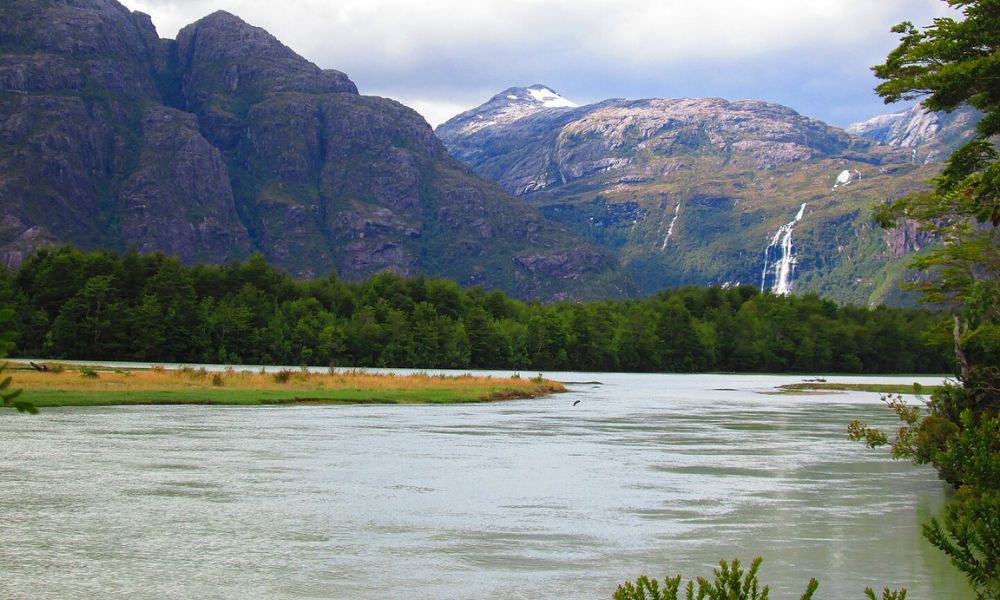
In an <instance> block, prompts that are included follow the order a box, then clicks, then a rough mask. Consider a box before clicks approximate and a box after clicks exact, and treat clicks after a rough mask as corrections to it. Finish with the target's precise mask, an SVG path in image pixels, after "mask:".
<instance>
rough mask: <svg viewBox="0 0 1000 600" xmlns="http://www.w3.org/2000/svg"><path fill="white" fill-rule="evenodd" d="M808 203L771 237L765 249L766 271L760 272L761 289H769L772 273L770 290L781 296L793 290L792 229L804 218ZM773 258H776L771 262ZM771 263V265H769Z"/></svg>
mask: <svg viewBox="0 0 1000 600" xmlns="http://www.w3.org/2000/svg"><path fill="white" fill-rule="evenodd" d="M805 210H806V203H805V202H803V203H802V206H800V207H799V212H798V214H796V215H795V218H794V219H792V221H791V222H790V223H787V224H785V225H782V226H781V227H779V228H778V231H777V232H775V234H774V237H773V238H771V243H770V244H768V245H767V248H766V249H765V250H764V271H763V272H762V273H761V274H760V291H762V292H764V291H767V290H768V286H767V281H768V275H772V276H773V278H772V280H771V281H772V283H771V287H770V290H771V291H772V292H774V293H775V294H778V295H779V296H787V295H788V294H790V293H791V291H792V275H793V274H794V273H795V263H796V260H795V249H794V248H793V247H792V229H793V228H794V227H795V224H796V223H798V222H799V221H801V220H802V215H803V214H805ZM772 258H775V259H777V260H775V261H774V262H773V263H771V260H772ZM769 263H770V266H769Z"/></svg>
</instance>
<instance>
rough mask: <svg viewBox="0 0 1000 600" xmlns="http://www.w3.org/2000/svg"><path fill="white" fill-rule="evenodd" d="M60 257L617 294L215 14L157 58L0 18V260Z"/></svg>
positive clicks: (71, 19)
mask: <svg viewBox="0 0 1000 600" xmlns="http://www.w3.org/2000/svg"><path fill="white" fill-rule="evenodd" d="M58 242H71V243H74V244H76V245H79V246H81V247H83V248H96V247H109V248H114V249H122V248H124V247H126V246H128V245H135V246H136V247H138V249H140V250H141V251H154V250H161V251H164V252H168V253H170V254H175V255H178V256H180V257H181V258H182V259H183V260H185V261H187V262H195V261H208V262H224V261H227V260H232V259H239V258H243V257H246V256H248V255H249V254H250V253H251V252H254V251H259V252H262V253H263V254H264V255H265V256H266V257H267V259H268V260H269V261H271V262H272V263H273V264H276V265H277V266H280V267H282V268H283V269H285V270H287V271H289V272H290V273H292V274H294V275H297V276H301V277H311V276H318V275H323V274H325V273H327V272H331V271H336V272H337V273H339V274H340V275H341V276H343V277H346V278H350V279H355V278H361V277H365V276H368V275H371V274H372V273H375V272H378V271H382V270H391V271H395V272H398V273H401V274H408V275H413V274H417V273H428V274H435V275H437V274H439V275H445V276H448V277H451V278H453V279H456V280H458V281H459V282H461V283H464V284H482V285H484V286H487V287H496V288H500V289H503V290H505V291H507V292H510V293H513V294H516V295H518V296H521V297H530V298H556V297H596V296H622V295H627V294H628V293H630V291H631V284H630V282H629V279H628V277H627V276H626V275H624V274H622V273H620V272H618V270H616V268H615V267H616V265H617V260H616V258H615V256H614V255H613V254H612V253H610V252H608V251H607V250H604V249H601V248H600V247H598V246H596V245H592V244H590V243H588V242H586V241H584V240H582V239H580V238H579V237H577V236H574V235H573V234H571V233H570V232H568V231H567V229H566V228H565V227H564V226H562V225H560V224H558V223H555V222H552V221H550V220H547V219H545V218H543V217H542V216H541V215H540V214H539V213H538V211H537V210H536V209H534V208H532V207H528V206H525V205H524V204H523V203H520V202H518V201H516V200H514V199H513V198H511V197H510V196H509V195H507V194H506V193H505V192H503V191H502V190H501V189H500V188H499V187H497V186H495V185H492V184H490V183H487V182H485V181H483V180H481V179H480V178H478V177H476V176H475V175H473V174H472V173H471V172H470V171H469V170H468V168H466V167H465V166H463V165H461V164H460V163H459V162H457V161H456V160H454V159H453V158H451V157H450V156H449V155H448V153H447V151H446V150H445V148H444V146H443V145H442V144H441V143H440V142H439V141H438V139H437V138H436V137H435V136H434V133H433V131H432V130H431V128H430V127H429V126H428V125H427V123H426V122H425V121H424V120H423V119H422V118H421V117H420V116H419V115H418V114H417V113H415V112H414V111H412V110H410V109H408V108H406V107H404V106H402V105H400V104H398V103H396V102H393V101H391V100H387V99H383V98H374V97H366V96H361V95H359V94H358V90H357V88H356V87H355V85H354V83H352V82H351V80H350V79H349V78H348V77H347V76H346V75H345V74H343V73H341V72H338V71H333V70H323V69H320V68H318V67H317V66H315V65H313V64H311V63H309V62H308V61H306V60H305V59H303V58H302V57H300V56H298V55H297V54H295V52H293V51H292V50H291V49H289V48H288V47H286V46H284V45H283V44H281V43H280V42H279V41H278V40H276V39H275V38H274V37H273V36H271V35H270V34H268V33H267V32H266V31H264V30H262V29H260V28H257V27H252V26H250V25H248V24H246V23H244V22H243V21H242V20H240V19H239V18H237V17H235V16H233V15H230V14H228V13H225V12H217V13H214V14H212V15H209V16H208V17H205V18H204V19H202V20H200V21H198V22H197V23H194V24H192V25H190V26H188V27H186V28H184V29H183V30H182V31H181V32H180V33H179V34H178V36H177V39H176V40H161V39H159V38H158V36H157V34H156V31H155V29H154V28H153V26H152V23H151V22H150V19H149V17H148V16H146V15H143V14H141V13H132V12H130V11H128V10H127V9H126V8H124V7H123V6H121V5H120V4H118V3H117V2H115V1H114V0H38V1H35V2H12V3H5V5H4V9H3V11H0V257H2V260H3V261H4V262H5V263H6V264H7V265H10V266H14V265H17V264H18V263H19V262H20V261H21V260H23V258H24V256H25V255H26V253H28V252H30V251H32V250H33V249H34V248H37V247H38V246H40V245H44V244H50V243H58Z"/></svg>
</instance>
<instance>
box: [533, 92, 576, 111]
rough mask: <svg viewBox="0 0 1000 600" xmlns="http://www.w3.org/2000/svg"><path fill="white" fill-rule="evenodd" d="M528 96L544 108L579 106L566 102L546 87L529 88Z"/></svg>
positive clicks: (569, 101)
mask: <svg viewBox="0 0 1000 600" xmlns="http://www.w3.org/2000/svg"><path fill="white" fill-rule="evenodd" d="M528 94H530V95H531V97H532V99H534V100H535V101H536V102H541V103H542V106H544V107H545V108H576V107H577V106H580V105H579V104H577V103H576V102H573V101H571V100H567V99H566V98H563V97H562V96H560V95H559V94H557V93H555V92H553V91H552V90H550V89H549V88H547V87H542V88H529V89H528Z"/></svg>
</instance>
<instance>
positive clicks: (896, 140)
mask: <svg viewBox="0 0 1000 600" xmlns="http://www.w3.org/2000/svg"><path fill="white" fill-rule="evenodd" d="M981 118H982V113H980V112H978V111H977V110H975V109H974V108H971V107H964V108H960V109H958V110H955V111H953V112H950V113H945V112H932V111H929V110H927V109H925V108H924V107H923V106H921V105H919V104H916V105H914V106H912V107H910V108H908V109H906V110H904V111H900V112H896V113H891V114H887V115H879V116H877V117H874V118H872V119H868V120H867V121H862V122H860V123H854V124H852V125H849V126H848V127H847V129H846V131H847V132H848V133H853V134H855V135H860V136H862V137H866V138H868V139H871V140H875V141H877V142H879V143H882V144H885V145H887V146H891V147H893V148H905V149H908V150H910V158H911V160H913V161H914V162H935V161H940V160H943V159H944V158H945V157H947V156H948V155H949V154H951V152H952V151H953V150H955V149H956V148H958V147H959V146H961V145H962V144H963V143H965V142H967V141H969V140H970V139H972V137H973V136H974V134H975V127H976V124H977V123H978V122H979V120H980V119H981Z"/></svg>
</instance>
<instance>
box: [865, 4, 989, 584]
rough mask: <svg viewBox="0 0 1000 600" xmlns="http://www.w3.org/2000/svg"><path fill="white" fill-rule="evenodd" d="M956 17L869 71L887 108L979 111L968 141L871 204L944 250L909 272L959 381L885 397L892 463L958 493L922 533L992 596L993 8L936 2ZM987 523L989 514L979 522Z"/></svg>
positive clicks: (885, 221)
mask: <svg viewBox="0 0 1000 600" xmlns="http://www.w3.org/2000/svg"><path fill="white" fill-rule="evenodd" d="M946 1H947V3H948V4H949V5H951V6H952V7H954V8H956V9H958V10H960V11H961V13H962V18H951V17H947V18H939V19H935V21H934V23H933V24H932V25H931V26H929V27H925V28H923V29H918V28H916V27H914V25H913V24H912V23H909V22H906V23H902V24H900V25H898V26H896V27H895V28H894V29H893V31H894V32H896V33H899V34H901V35H902V38H901V41H900V44H899V46H898V47H897V48H896V49H895V50H893V51H892V52H891V53H890V54H889V56H888V57H887V59H886V61H885V63H884V64H881V65H878V66H876V67H874V71H875V74H876V76H878V77H879V78H880V79H883V80H884V82H883V83H882V84H880V85H879V86H878V87H877V88H876V91H877V92H878V93H879V94H880V95H881V96H882V97H884V98H885V100H886V102H894V101H896V100H901V99H917V98H920V99H922V100H923V104H924V106H925V107H926V108H928V109H930V110H946V111H950V110H954V109H956V108H958V107H960V106H963V105H970V106H972V107H975V108H977V109H978V110H980V111H981V112H982V113H983V118H982V120H981V121H980V122H979V124H978V125H977V129H976V136H975V137H974V138H973V139H972V140H970V141H969V142H967V143H966V144H965V145H963V146H962V147H961V148H959V149H958V150H956V151H955V152H954V153H952V155H951V156H950V157H949V158H948V160H947V162H946V164H945V168H944V171H943V172H942V174H941V175H940V176H938V177H937V178H935V179H934V180H933V190H932V191H931V192H929V193H923V194H915V195H911V196H908V197H906V198H903V199H901V200H897V201H895V202H893V203H891V204H888V205H884V206H881V207H879V208H878V209H877V210H876V218H877V219H878V221H879V222H880V224H882V225H884V226H892V225H893V224H895V223H896V222H898V221H899V220H900V219H903V218H906V219H912V220H915V221H917V222H918V223H919V224H920V226H921V227H922V228H923V229H924V230H927V231H931V232H933V233H935V234H937V235H938V236H939V238H940V239H941V241H942V243H941V244H939V245H938V246H937V247H936V248H934V249H932V250H931V251H929V252H927V253H926V254H924V255H922V256H921V257H919V258H918V259H917V260H916V261H915V262H914V266H915V267H917V268H919V269H922V270H924V271H926V272H927V279H926V280H925V281H923V282H922V283H920V284H919V285H920V289H921V290H922V291H923V298H924V300H926V301H928V302H931V303H935V304H937V305H939V306H942V307H946V308H948V309H950V310H951V312H952V315H953V320H954V326H953V328H952V335H953V340H954V351H955V362H956V366H957V372H958V384H957V385H952V386H947V387H946V388H945V389H944V390H942V391H940V392H938V393H935V395H934V396H933V397H932V398H931V400H930V402H929V403H928V407H927V408H928V410H927V411H926V413H922V412H921V411H920V410H919V409H918V408H917V407H909V406H907V405H905V404H904V403H902V402H901V401H900V400H899V399H894V400H891V401H890V406H892V407H893V408H894V409H895V410H896V412H897V414H898V415H899V416H900V419H901V420H902V421H903V427H902V428H900V430H899V432H898V433H897V435H896V438H895V440H894V441H893V455H894V456H897V457H907V458H911V459H913V460H914V462H917V463H930V464H932V465H934V466H935V467H936V468H937V470H938V473H939V474H940V476H941V477H942V478H943V479H945V480H947V481H948V482H949V483H951V484H952V485H953V486H955V487H956V488H957V493H956V496H955V499H954V501H953V502H952V503H951V504H950V505H949V506H948V507H947V508H946V511H945V515H944V518H943V520H942V521H938V520H936V519H935V520H933V521H932V522H931V523H930V525H928V527H927V528H925V532H924V533H925V536H926V537H927V538H928V539H929V540H930V541H931V543H932V544H934V545H935V546H936V547H938V548H939V549H941V550H942V551H944V552H945V553H946V554H948V555H949V557H950V558H951V559H952V562H953V563H954V564H955V565H956V566H957V567H958V568H959V569H960V570H961V571H962V572H963V573H964V574H965V575H966V577H967V579H968V580H969V583H970V584H971V585H972V587H973V589H975V590H976V593H977V595H978V597H979V598H990V599H997V598H1000V567H998V565H1000V526H998V523H997V515H1000V502H998V495H1000V493H998V491H997V487H998V486H1000V475H998V474H1000V436H998V435H997V426H996V423H997V412H998V410H1000V368H998V363H997V361H996V358H997V355H996V348H998V347H1000V335H998V334H1000V327H998V326H997V325H998V324H1000V234H998V227H1000V155H998V153H997V151H996V149H995V146H994V142H995V140H996V136H997V135H998V134H1000V83H998V82H1000V60H998V58H997V57H998V56H1000V1H998V0H946ZM850 432H851V436H852V437H853V438H855V439H859V440H864V441H865V442H866V443H867V444H868V445H869V446H879V445H884V444H886V443H888V436H886V435H885V434H884V433H882V432H880V431H878V430H875V429H871V428H869V427H867V426H865V425H864V424H863V423H860V422H857V421H856V422H854V423H852V424H851V429H850ZM986 515H992V518H984V517H985V516H986Z"/></svg>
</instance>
